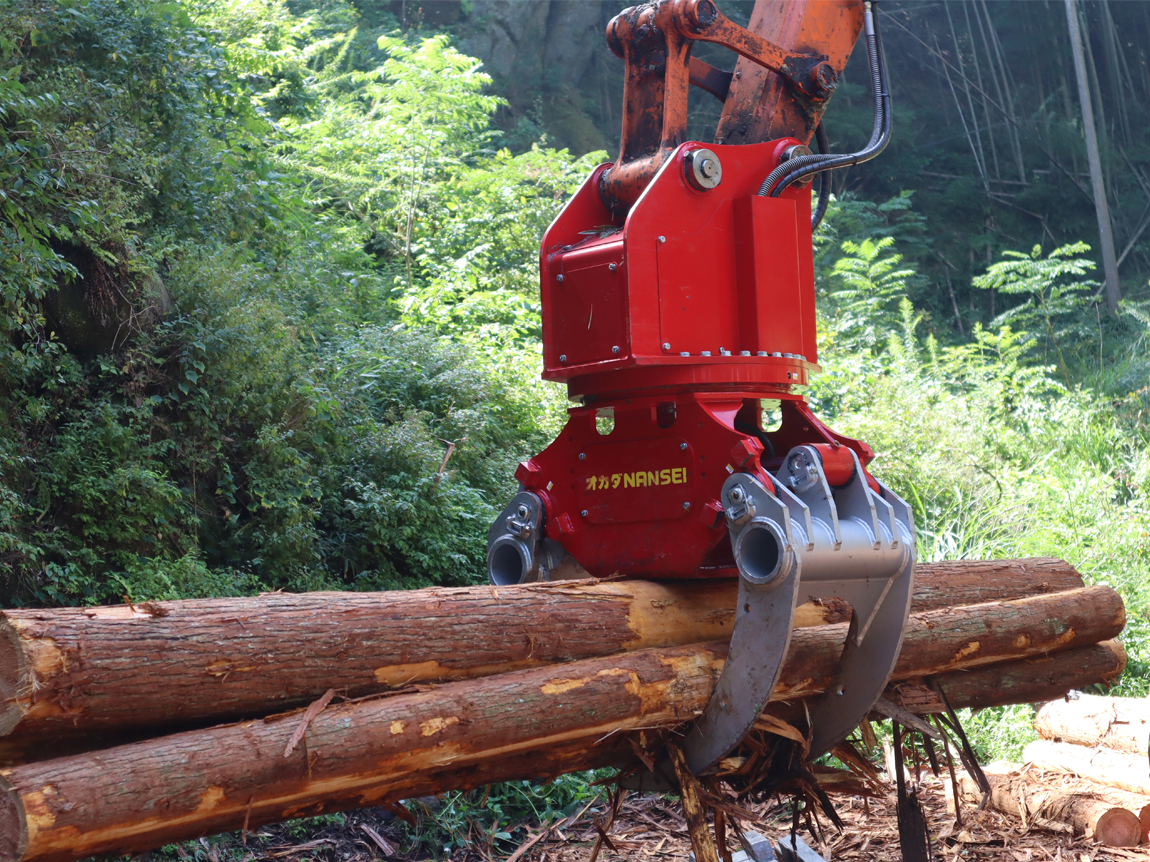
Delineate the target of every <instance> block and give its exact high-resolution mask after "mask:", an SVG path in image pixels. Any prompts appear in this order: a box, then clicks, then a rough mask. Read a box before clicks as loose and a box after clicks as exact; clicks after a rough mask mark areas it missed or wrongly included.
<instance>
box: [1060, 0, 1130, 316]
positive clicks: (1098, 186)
mask: <svg viewBox="0 0 1150 862" xmlns="http://www.w3.org/2000/svg"><path fill="white" fill-rule="evenodd" d="M1066 20H1067V23H1068V24H1069V26H1070V47H1071V49H1072V51H1073V54H1074V72H1075V75H1076V76H1077V78H1078V100H1079V102H1081V104H1082V128H1083V132H1084V133H1085V135H1086V160H1087V162H1088V163H1089V165H1090V185H1091V186H1092V187H1093V189H1094V212H1095V215H1096V216H1097V218H1098V242H1099V245H1101V246H1102V247H1101V249H1099V251H1101V252H1102V271H1103V274H1104V276H1105V280H1106V305H1107V307H1108V308H1109V309H1110V314H1111V315H1113V316H1117V315H1118V301H1119V300H1121V299H1122V290H1121V288H1120V287H1119V285H1118V263H1117V260H1116V258H1115V256H1114V229H1113V226H1112V225H1111V222H1110V206H1109V204H1107V202H1106V185H1105V183H1104V181H1103V177H1102V160H1101V158H1100V156H1099V154H1098V129H1097V127H1096V126H1095V125H1094V107H1093V104H1092V100H1091V98H1090V83H1089V81H1088V79H1087V76H1086V56H1085V54H1084V52H1083V49H1082V28H1081V25H1080V22H1079V20H1078V2H1077V0H1066Z"/></svg>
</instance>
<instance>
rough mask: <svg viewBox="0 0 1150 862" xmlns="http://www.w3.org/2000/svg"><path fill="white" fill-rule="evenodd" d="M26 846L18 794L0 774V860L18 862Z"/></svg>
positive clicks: (26, 841) (23, 820) (26, 826)
mask: <svg viewBox="0 0 1150 862" xmlns="http://www.w3.org/2000/svg"><path fill="white" fill-rule="evenodd" d="M27 848H28V824H27V820H26V818H25V817H24V802H23V800H22V799H21V798H20V794H19V793H18V792H17V791H16V789H15V788H13V787H12V785H11V784H10V783H9V782H8V780H7V779H6V778H5V777H4V776H3V775H0V862H19V860H20V859H22V858H23V857H24V851H25V850H26V849H27Z"/></svg>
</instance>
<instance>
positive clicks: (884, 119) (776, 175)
mask: <svg viewBox="0 0 1150 862" xmlns="http://www.w3.org/2000/svg"><path fill="white" fill-rule="evenodd" d="M877 12H878V4H877V3H876V2H875V0H868V2H867V3H866V12H865V17H864V21H865V24H864V28H865V31H866V44H867V59H868V60H869V61H870V73H871V90H872V92H873V93H874V130H873V131H872V132H871V139H870V141H869V142H868V143H867V145H866V146H865V147H863V149H861V150H859V151H858V152H857V153H850V154H848V155H839V156H833V155H825V154H824V153H819V154H817V155H816V154H811V155H809V156H798V157H797V158H794V159H791V160H790V161H787V162H784V163H783V164H781V165H779V166H778V167H777V168H775V169H774V170H773V171H771V172H770V173H769V174H768V175H767V178H766V179H765V180H763V184H762V186H761V187H760V188H759V195H761V196H763V197H767V196H770V197H773V198H777V197H778V196H779V195H780V194H782V192H783V190H784V189H785V188H787V187H788V186H790V185H792V184H793V183H795V182H797V181H799V180H802V179H805V178H806V177H809V176H813V175H814V174H817V173H821V172H822V171H829V170H834V169H835V168H845V167H851V166H853V165H858V164H862V163H863V162H868V161H870V160H871V159H873V158H874V157H875V156H877V155H878V154H879V153H881V152H882V151H883V150H884V149H886V145H887V143H888V142H889V141H890V132H891V110H890V92H889V90H888V89H887V78H886V64H885V63H884V62H883V58H882V40H881V38H880V37H879V31H878V16H877ZM817 133H818V130H817V129H816V134H817ZM824 141H825V136H824V138H823V139H822V140H820V141H819V146H820V148H822V147H823V143H824ZM828 193H829V187H828ZM822 197H823V195H822V192H821V190H820V193H819V203H820V207H821V204H822ZM822 209H823V211H824V212H825V207H822ZM815 214H816V215H817V216H819V220H820V221H821V214H820V213H819V212H818V211H816V213H815ZM812 223H814V219H813V218H812Z"/></svg>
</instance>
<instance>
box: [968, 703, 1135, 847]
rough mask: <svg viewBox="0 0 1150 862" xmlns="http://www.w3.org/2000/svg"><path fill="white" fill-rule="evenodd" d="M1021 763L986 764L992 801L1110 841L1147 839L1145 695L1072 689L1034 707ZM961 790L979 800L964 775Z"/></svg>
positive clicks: (1010, 811)
mask: <svg viewBox="0 0 1150 862" xmlns="http://www.w3.org/2000/svg"><path fill="white" fill-rule="evenodd" d="M1034 729H1035V730H1036V731H1038V734H1039V736H1040V737H1041V739H1038V740H1036V741H1035V742H1032V743H1030V744H1029V745H1028V746H1027V747H1026V749H1025V751H1024V752H1023V758H1024V760H1025V766H1017V765H1013V764H996V765H995V768H991V769H987V770H984V771H985V772H986V773H987V779H988V780H989V782H990V785H991V791H990V794H989V795H988V797H987V801H988V803H989V804H990V806H991V807H992V808H995V809H996V810H998V811H1001V812H1003V813H1005V814H1012V815H1014V816H1017V817H1020V818H1021V819H1022V820H1023V821H1024V822H1027V821H1030V822H1034V823H1036V824H1038V825H1040V826H1043V827H1046V828H1053V829H1064V830H1067V831H1073V832H1074V833H1075V834H1077V835H1087V836H1089V837H1092V838H1093V839H1094V840H1095V841H1098V842H1099V843H1101V844H1106V845H1109V846H1112V847H1134V846H1136V845H1138V844H1140V843H1141V844H1145V843H1147V842H1148V840H1150V761H1148V759H1147V742H1148V738H1150V701H1147V700H1146V699H1142V698H1123V697H1100V696H1098V695H1089V694H1080V693H1074V694H1073V695H1071V696H1067V697H1066V698H1064V699H1061V700H1052V701H1050V702H1049V703H1046V704H1044V705H1043V706H1042V708H1041V709H1039V711H1038V715H1037V717H1036V718H1035V720H1034ZM958 785H959V790H960V793H961V795H962V796H963V797H964V798H965V799H967V800H968V801H974V802H976V803H977V802H979V801H980V799H981V793H980V791H979V790H978V787H977V785H976V784H975V783H974V781H973V780H972V779H971V778H970V777H968V776H962V775H960V776H959V779H958Z"/></svg>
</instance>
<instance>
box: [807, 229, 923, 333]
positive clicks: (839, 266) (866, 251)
mask: <svg viewBox="0 0 1150 862" xmlns="http://www.w3.org/2000/svg"><path fill="white" fill-rule="evenodd" d="M893 245H894V238H893V237H890V236H886V237H883V238H882V239H880V240H878V241H877V242H875V241H874V240H870V239H865V240H863V241H862V242H861V243H856V242H853V241H851V240H846V241H845V242H843V244H842V250H843V251H844V252H845V253H846V254H845V255H844V256H843V257H840V258H839V259H838V260H836V261H835V262H834V265H833V266H832V268H831V277H832V279H833V280H834V281H836V282H838V283H839V285H840V287H839V289H838V290H834V291H831V292H830V295H829V296H828V299H829V300H830V302H829V308H825V309H824V318H825V316H826V314H827V312H829V317H830V319H829V321H828V324H829V327H828V328H829V329H830V330H831V331H832V332H833V333H834V334H833V339H834V343H835V344H836V345H837V346H838V347H839V348H840V349H842V348H846V347H852V348H855V349H870V348H872V347H874V346H875V345H877V344H879V343H880V342H882V341H884V340H885V339H886V335H885V334H886V333H888V332H890V331H891V330H892V329H893V328H895V326H896V325H897V323H898V314H897V312H896V309H897V308H898V306H899V302H900V300H905V299H906V283H907V279H908V278H910V277H911V276H913V275H914V274H915V273H914V270H913V269H906V268H899V267H900V264H901V263H902V255H901V254H895V253H886V254H884V252H886V251H887V249H889V248H891V246H893Z"/></svg>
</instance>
